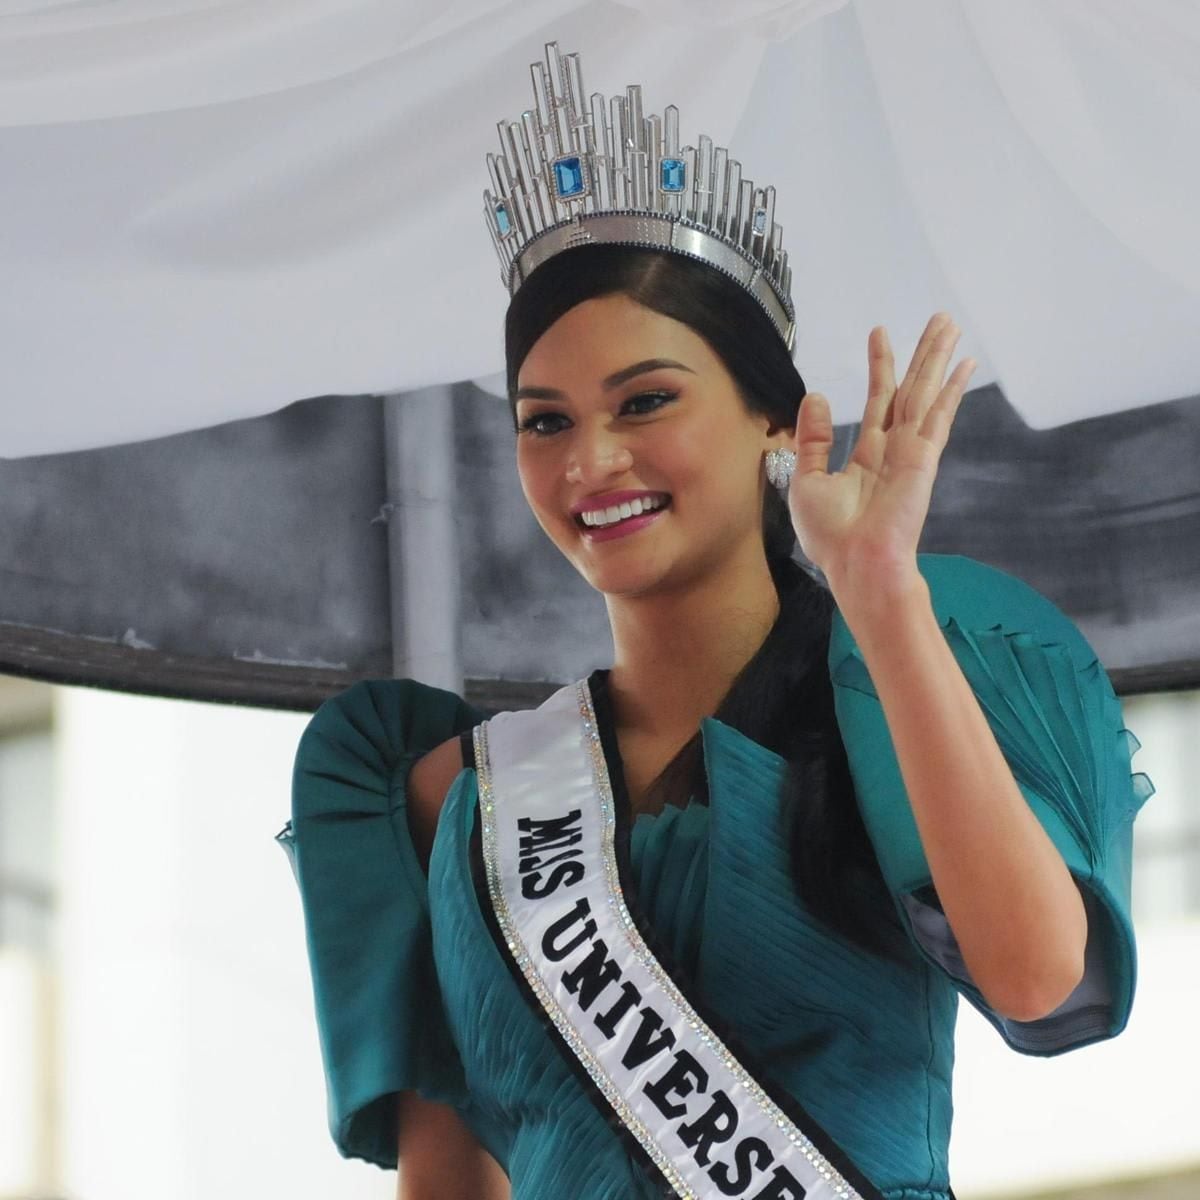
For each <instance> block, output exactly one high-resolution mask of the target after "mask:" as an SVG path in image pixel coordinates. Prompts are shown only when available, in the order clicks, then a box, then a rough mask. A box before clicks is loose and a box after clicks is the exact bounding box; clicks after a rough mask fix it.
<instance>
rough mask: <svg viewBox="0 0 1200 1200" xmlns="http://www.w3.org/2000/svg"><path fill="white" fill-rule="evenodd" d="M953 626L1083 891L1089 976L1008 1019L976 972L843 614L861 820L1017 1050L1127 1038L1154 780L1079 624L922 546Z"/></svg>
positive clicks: (851, 751) (848, 732) (902, 894)
mask: <svg viewBox="0 0 1200 1200" xmlns="http://www.w3.org/2000/svg"><path fill="white" fill-rule="evenodd" d="M918 563H919V567H920V570H921V573H922V575H923V576H924V578H925V580H926V582H927V583H928V584H929V588H930V593H931V597H932V600H933V607H934V611H935V613H936V615H937V619H938V622H939V624H940V625H941V627H942V632H943V633H944V634H945V637H946V640H947V642H948V643H949V645H950V648H951V650H952V651H953V653H954V656H955V658H956V659H957V661H958V663H959V666H960V667H961V668H962V671H963V674H964V675H965V676H966V678H967V680H968V682H969V683H970V684H971V687H972V689H973V690H974V692H975V695H976V697H977V699H978V700H979V703H980V706H981V708H982V709H983V712H984V713H985V715H986V716H987V720H988V723H989V724H990V726H991V728H992V731H993V733H994V734H995V736H996V740H997V742H998V744H999V746H1000V748H1001V750H1002V751H1003V753H1004V756H1005V758H1006V760H1007V761H1008V764H1009V766H1010V767H1011V768H1012V771H1013V775H1014V778H1015V779H1016V781H1017V783H1018V785H1019V786H1020V789H1021V792H1022V793H1023V795H1024V796H1025V799H1026V800H1027V801H1028V803H1029V806H1030V808H1031V809H1032V811H1033V812H1034V814H1035V815H1036V816H1037V818H1038V820H1039V821H1040V822H1041V824H1042V827H1043V828H1044V829H1045V830H1046V832H1047V833H1048V834H1049V836H1050V838H1051V839H1052V840H1053V842H1054V844H1055V846H1057V847H1058V850H1059V851H1060V853H1061V854H1062V856H1063V859H1064V860H1065V862H1066V864H1067V866H1068V868H1069V869H1070V871H1071V873H1072V875H1073V876H1074V877H1075V880H1076V882H1077V883H1078V885H1079V888H1080V892H1081V894H1082V896H1083V899H1084V903H1085V907H1086V909H1087V916H1088V925H1089V933H1088V944H1087V952H1086V965H1085V973H1084V977H1083V979H1082V980H1081V982H1080V984H1079V986H1078V987H1077V988H1076V989H1075V991H1074V993H1072V995H1071V996H1070V997H1069V998H1068V999H1067V1000H1066V1001H1065V1002H1064V1003H1063V1004H1062V1005H1061V1006H1060V1007H1059V1008H1058V1009H1057V1010H1056V1011H1055V1012H1053V1013H1051V1014H1049V1015H1048V1016H1046V1017H1044V1018H1041V1019H1040V1020H1037V1021H1013V1020H1010V1019H1007V1018H1005V1017H1003V1016H1001V1015H1000V1014H998V1013H996V1012H995V1011H993V1010H992V1009H991V1008H990V1007H989V1006H988V1004H987V1001H986V1000H985V999H984V998H983V995H982V994H981V993H980V991H979V989H978V988H977V987H976V986H975V984H974V982H973V981H972V979H971V977H970V973H969V972H968V970H967V968H966V965H965V963H964V962H963V959H962V956H961V954H960V953H959V950H958V946H957V943H956V942H955V939H954V934H953V932H952V931H951V929H950V926H949V924H948V923H947V921H946V918H945V916H944V915H943V914H942V911H941V908H940V906H939V904H938V900H937V894H936V891H935V889H934V887H933V883H932V877H931V874H930V871H929V864H928V862H927V861H926V858H925V853H924V851H923V849H922V846H921V840H920V837H919V835H918V832H917V826H916V821H915V819H914V817H913V813H912V809H911V807H910V805H909V802H908V797H907V794H906V792H905V789H904V783H903V780H902V778H901V775H900V768H899V765H898V763H897V761H896V755H895V750H894V748H893V746H892V741H891V737H890V734H889V732H888V728H887V723H886V721H885V719H884V715H883V709H882V707H881V705H880V703H879V700H878V698H877V696H876V694H875V689H874V686H873V685H872V682H871V677H870V675H869V674H868V672H867V668H866V664H865V663H864V661H863V659H862V656H861V654H860V652H859V649H858V646H857V644H856V643H855V641H854V638H853V636H852V635H851V633H850V631H849V628H848V627H847V625H846V623H845V621H844V620H843V619H842V617H841V615H840V614H835V617H834V623H833V630H832V635H831V639H830V646H829V669H830V675H831V678H832V680H833V684H834V697H835V704H836V709H837V717H838V724H839V726H840V728H841V732H842V737H843V740H844V741H845V744H846V751H847V755H848V758H849V761H850V769H851V774H852V776H853V779H854V786H855V791H856V793H857V795H858V801H859V806H860V808H861V810H862V814H863V820H864V823H865V824H866V827H867V831H868V833H869V835H870V837H871V841H872V844H873V845H874V848H875V853H876V856H877V857H878V859H879V863H880V867H881V868H882V871H883V876H884V879H885V881H886V883H887V885H888V889H889V890H890V892H891V893H892V895H893V897H894V898H895V900H896V903H897V907H898V908H899V911H900V914H901V917H902V918H903V920H904V922H905V925H906V927H907V928H908V931H909V933H910V935H911V936H912V938H913V940H914V942H915V943H916V945H917V946H918V948H919V949H920V950H921V952H922V953H923V954H924V955H925V956H926V957H927V958H928V959H929V960H930V961H931V962H933V963H934V964H935V965H936V966H938V967H939V968H940V969H941V970H943V971H944V972H945V973H946V974H947V975H948V976H949V977H950V978H951V980H952V981H953V982H954V984H955V986H956V987H957V988H958V989H959V990H960V991H961V992H962V994H963V995H965V996H966V997H967V999H968V1000H970V1002H971V1003H972V1004H974V1006H975V1007H976V1008H978V1009H979V1010H980V1012H982V1013H983V1015H984V1016H985V1017H987V1019H988V1020H989V1021H991V1023H992V1024H993V1025H995V1026H996V1028H997V1029H998V1030H999V1031H1000V1034H1001V1035H1002V1036H1003V1038H1004V1039H1005V1041H1006V1042H1008V1044H1009V1045H1010V1046H1012V1047H1013V1048H1014V1049H1017V1050H1020V1051H1022V1052H1024V1053H1027V1054H1042V1055H1050V1054H1058V1053H1061V1052H1062V1051H1065V1050H1069V1049H1072V1048H1074V1047H1076V1046H1082V1045H1086V1044H1087V1043H1089V1042H1094V1041H1099V1040H1102V1039H1104V1038H1110V1037H1114V1036H1116V1034H1118V1033H1120V1032H1121V1030H1122V1029H1124V1027H1125V1023H1126V1021H1127V1020H1128V1017H1129V1010H1130V1007H1131V1005H1132V1003H1133V992H1134V983H1135V979H1136V948H1135V943H1134V935H1133V927H1132V925H1131V923H1130V876H1131V865H1132V847H1133V818H1134V816H1135V814H1136V813H1137V811H1138V809H1139V808H1140V807H1141V805H1142V804H1143V803H1144V802H1145V801H1146V800H1147V799H1148V798H1149V796H1150V795H1152V794H1153V791H1154V788H1153V785H1152V784H1151V783H1150V780H1149V778H1148V777H1147V776H1146V775H1144V774H1140V773H1139V774H1132V773H1131V771H1130V757H1131V755H1132V753H1133V752H1134V751H1135V750H1136V749H1137V748H1138V743H1137V740H1136V739H1135V738H1134V736H1133V734H1132V733H1131V732H1130V731H1129V730H1127V729H1126V728H1125V727H1124V723H1123V721H1122V716H1121V704H1120V701H1119V700H1118V699H1117V697H1116V695H1115V694H1114V693H1113V690H1112V685H1111V683H1110V682H1109V679H1108V676H1107V674H1106V673H1105V671H1104V668H1103V667H1102V666H1101V665H1100V663H1099V662H1098V661H1097V659H1096V655H1095V652H1094V651H1093V650H1092V648H1091V647H1090V646H1089V645H1088V643H1087V640H1086V639H1085V638H1084V637H1083V635H1082V634H1081V633H1080V631H1079V630H1078V629H1077V628H1076V626H1075V625H1074V624H1073V623H1072V622H1071V621H1070V620H1069V619H1068V618H1067V617H1066V616H1065V615H1064V614H1063V613H1062V612H1061V611H1060V610H1059V609H1058V608H1056V607H1055V606H1054V605H1053V604H1052V603H1051V602H1050V601H1049V600H1047V599H1046V598H1045V597H1044V596H1042V595H1040V594H1039V593H1038V592H1036V591H1034V589H1033V588H1031V587H1029V586H1028V585H1027V584H1025V583H1022V582H1021V581H1020V580H1019V579H1016V578H1015V577H1013V576H1012V575H1008V574H1006V573H1005V572H1003V571H998V570H996V569H995V568H992V567H988V566H985V565H984V564H983V563H979V562H976V561H974V560H972V559H969V558H963V557H959V556H956V555H938V554H923V555H919V556H918Z"/></svg>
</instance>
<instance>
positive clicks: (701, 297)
mask: <svg viewBox="0 0 1200 1200" xmlns="http://www.w3.org/2000/svg"><path fill="white" fill-rule="evenodd" d="M613 294H622V295H626V296H628V297H630V299H632V300H634V301H636V302H637V303H638V304H641V305H644V306H645V307H646V308H649V309H653V310H654V311H655V312H659V313H662V314H664V315H665V316H668V317H672V318H673V319H675V320H677V321H681V322H683V323H684V324H685V325H687V326H689V327H690V328H691V329H693V330H694V331H695V332H696V333H697V334H699V335H700V336H701V337H702V338H704V340H705V341H706V342H708V344H709V345H710V346H711V347H712V349H713V350H714V351H715V352H716V354H717V355H718V357H719V358H720V359H721V361H722V362H723V363H724V364H725V368H726V370H728V371H729V373H730V375H731V376H732V377H733V379H734V381H735V382H736V383H737V385H738V389H739V392H740V393H741V397H742V400H743V402H744V403H745V404H746V406H747V408H748V409H749V410H750V411H752V412H756V413H763V414H766V415H768V416H770V417H771V418H772V419H773V420H774V421H775V423H777V424H781V425H787V426H788V427H789V428H790V427H792V426H794V425H795V421H796V414H797V412H798V411H799V406H800V401H801V400H802V399H803V398H804V395H805V392H806V389H805V386H804V380H803V379H802V378H801V377H800V373H799V372H798V371H797V370H796V366H795V364H794V363H793V362H792V358H791V355H790V354H789V353H788V350H787V348H786V347H785V345H784V342H783V339H782V338H781V337H780V335H779V333H778V332H777V331H776V329H775V326H774V325H773V324H772V322H771V320H770V318H769V317H768V316H767V314H766V312H765V311H764V310H763V309H762V308H761V307H760V305H759V304H758V302H757V301H756V300H755V299H754V298H753V297H752V296H751V295H750V294H749V293H748V292H747V291H746V290H745V289H744V288H743V287H742V286H741V285H740V284H738V283H735V282H734V281H733V280H731V279H728V278H727V277H726V276H725V275H723V274H722V273H721V272H719V271H717V270H715V269H714V268H712V267H710V266H708V265H707V264H705V263H703V262H700V261H698V260H695V259H690V258H686V257H684V256H683V255H679V254H674V253H669V252H664V251H658V250H651V249H646V248H642V247H631V246H611V245H592V246H581V247H577V248H575V249H573V250H569V251H565V252H563V253H561V254H558V255H556V256H555V257H553V258H551V259H549V260H548V261H547V262H545V263H543V264H542V265H541V266H540V267H538V269H537V270H536V271H535V272H534V273H533V274H532V275H531V276H530V278H529V279H528V280H527V281H526V282H525V283H523V284H522V285H521V288H520V289H519V291H518V292H517V294H516V296H515V297H514V298H513V301H512V303H511V305H510V306H509V309H508V315H507V318H506V321H505V351H506V361H507V368H508V395H509V403H510V405H511V407H512V413H513V426H514V428H515V427H516V401H515V398H514V397H515V395H516V390H517V374H518V372H519V370H520V367H521V364H522V362H524V360H525V357H526V355H527V354H528V353H529V351H530V349H531V348H532V347H533V344H534V343H535V342H536V341H537V340H538V338H540V337H541V335H542V334H543V333H544V332H545V331H546V330H547V329H549V328H550V326H551V325H553V324H554V322H555V321H557V320H558V318H559V317H561V316H563V315H564V314H565V313H566V312H568V311H569V310H570V309H572V308H574V307H575V305H577V304H580V303H582V302H583V301H584V300H589V299H592V298H594V297H597V296H605V295H613ZM763 544H764V547H765V550H766V556H767V563H768V566H769V567H770V571H771V576H772V578H773V580H774V582H775V588H776V591H777V592H778V594H779V600H780V609H779V615H778V617H777V618H776V621H775V624H774V625H773V626H772V628H771V630H770V632H769V633H768V634H767V637H766V639H765V640H764V642H763V644H762V645H761V646H760V647H759V649H758V651H757V652H756V653H755V654H754V656H753V657H752V658H751V659H750V661H749V662H747V663H746V665H745V666H744V667H743V668H742V670H741V671H740V672H739V673H738V675H737V677H736V678H735V679H734V681H733V683H732V684H731V685H730V687H729V690H728V692H727V693H726V694H725V696H724V698H723V699H722V701H721V703H720V705H719V706H718V708H717V710H716V712H715V713H714V714H713V715H714V716H715V717H716V718H717V719H718V720H720V721H723V722H724V723H725V724H727V725H730V726H732V727H733V728H734V729H737V730H739V731H740V732H741V733H743V734H745V735H746V736H747V737H750V738H752V739H753V740H754V741H756V742H758V743H759V745H761V746H765V747H766V748H767V749H769V750H773V751H774V752H775V753H776V754H779V755H780V756H781V757H783V758H784V759H786V760H787V763H788V776H787V785H786V786H787V796H786V802H785V805H784V811H785V813H786V814H787V819H788V821H789V824H790V830H789V838H790V842H791V846H792V868H793V870H792V875H793V879H794V882H795V886H796V888H797V890H798V892H799V894H800V897H801V899H802V900H803V901H804V903H805V905H806V906H807V907H808V909H809V910H810V911H811V912H812V913H813V914H814V915H816V916H817V917H819V918H820V919H821V920H823V921H824V922H825V923H826V924H827V925H829V926H830V927H832V928H833V929H835V930H837V931H838V932H839V933H841V934H843V935H844V936H846V937H848V938H849V939H851V940H852V941H854V942H856V943H858V944H859V945H860V946H863V947H864V948H866V949H870V950H873V951H876V952H879V953H884V954H889V953H891V952H893V950H894V949H895V946H896V938H895V934H896V932H897V931H898V930H899V922H898V919H897V918H896V916H895V913H894V910H893V907H892V904H891V902H890V899H889V898H888V895H887V891H886V888H885V887H884V883H883V879H882V876H881V875H880V871H879V864H878V861H877V860H876V858H875V854H874V851H873V849H872V847H871V843H870V840H869V839H868V837H867V833H866V829H865V828H864V826H863V823H862V817H861V816H860V814H859V810H858V804H857V802H856V800H855V796H854V785H853V782H852V780H851V777H850V768H849V764H848V762H847V759H846V749H845V745H844V744H843V742H842V737H841V733H840V731H839V729H838V724H837V718H836V715H835V713H834V707H833V687H832V684H831V682H830V678H829V669H828V666H827V665H826V658H827V654H828V648H829V634H830V625H831V621H832V616H833V610H834V602H833V597H832V595H831V594H830V592H829V590H828V588H827V587H825V586H824V585H823V584H822V583H820V582H818V581H817V579H815V578H814V577H813V576H812V575H811V574H810V573H809V572H808V571H807V570H806V569H805V568H804V567H802V566H801V565H800V563H798V562H797V561H796V560H795V559H794V558H793V557H792V552H793V550H794V549H795V548H796V535H795V530H794V529H793V527H792V521H791V516H790V514H789V512H788V508H787V503H786V501H785V500H784V499H783V497H782V496H780V494H779V493H778V492H777V491H776V489H775V488H774V487H769V486H768V487H767V489H766V493H765V497H764V502H763ZM689 797H694V798H695V799H697V800H699V801H701V802H703V803H707V802H708V781H707V778H706V775H705V770H704V759H703V745H702V742H701V738H700V734H699V732H697V733H696V735H695V736H694V737H693V738H692V739H691V740H690V741H689V742H688V743H687V744H686V745H685V746H683V747H682V749H681V750H680V751H679V753H678V754H676V756H675V757H674V758H673V759H672V760H671V762H669V763H668V764H667V766H666V767H665V768H664V769H663V771H662V772H661V774H660V775H659V776H658V778H657V779H656V780H655V781H654V783H653V785H652V786H651V789H650V793H649V797H648V799H649V800H650V806H651V807H658V806H659V805H661V804H663V803H685V802H686V801H687V799H688V798H689Z"/></svg>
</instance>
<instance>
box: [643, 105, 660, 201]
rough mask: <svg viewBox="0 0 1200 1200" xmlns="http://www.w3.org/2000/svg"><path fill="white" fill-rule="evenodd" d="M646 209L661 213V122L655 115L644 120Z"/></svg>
mask: <svg viewBox="0 0 1200 1200" xmlns="http://www.w3.org/2000/svg"><path fill="white" fill-rule="evenodd" d="M646 147H647V150H646V160H647V161H646V207H647V208H648V209H650V210H651V211H652V212H662V211H663V194H662V190H661V189H660V187H659V182H660V180H661V178H662V121H661V120H660V119H659V116H658V114H657V113H654V114H653V115H651V116H649V117H647V118H646Z"/></svg>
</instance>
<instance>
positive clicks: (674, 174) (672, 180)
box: [658, 158, 687, 192]
mask: <svg viewBox="0 0 1200 1200" xmlns="http://www.w3.org/2000/svg"><path fill="white" fill-rule="evenodd" d="M658 186H659V187H660V188H661V190H662V191H664V192H682V191H683V189H684V188H685V187H686V186H687V163H686V162H684V161H683V159H682V158H664V159H663V160H662V175H661V178H660V179H659V185H658Z"/></svg>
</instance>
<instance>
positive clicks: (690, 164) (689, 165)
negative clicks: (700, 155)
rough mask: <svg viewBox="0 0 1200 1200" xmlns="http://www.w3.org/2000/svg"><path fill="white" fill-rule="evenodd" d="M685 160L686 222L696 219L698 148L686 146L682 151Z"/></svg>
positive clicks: (683, 205) (683, 206)
mask: <svg viewBox="0 0 1200 1200" xmlns="http://www.w3.org/2000/svg"><path fill="white" fill-rule="evenodd" d="M680 154H681V156H682V158H683V164H684V165H683V173H684V175H685V176H686V181H685V182H684V185H683V197H682V200H683V204H682V213H681V215H682V216H683V218H684V220H687V221H694V220H695V219H696V147H695V146H684V148H683V150H682V151H680Z"/></svg>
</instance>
